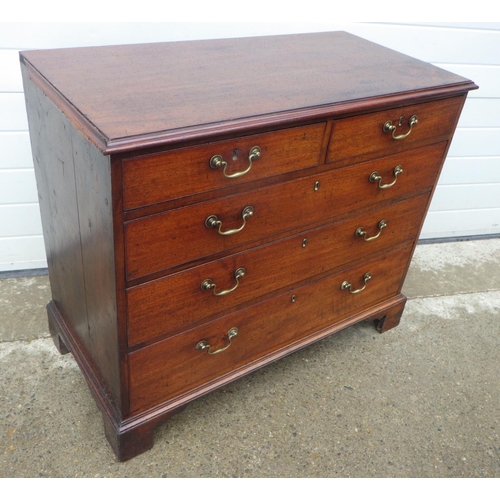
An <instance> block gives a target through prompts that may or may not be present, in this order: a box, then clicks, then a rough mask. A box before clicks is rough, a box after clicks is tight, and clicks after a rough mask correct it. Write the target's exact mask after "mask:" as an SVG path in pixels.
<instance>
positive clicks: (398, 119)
mask: <svg viewBox="0 0 500 500" xmlns="http://www.w3.org/2000/svg"><path fill="white" fill-rule="evenodd" d="M463 101H464V97H454V98H451V99H444V100H442V101H434V102H428V103H424V104H415V105H412V106H405V107H402V108H394V109H389V110H385V111H380V112H377V113H371V114H368V115H360V116H356V117H353V118H346V119H343V120H338V121H334V123H333V128H332V133H331V138H330V143H329V146H328V152H327V159H326V161H327V162H338V163H340V164H346V163H354V162H356V161H364V160H367V159H370V158H376V157H379V156H384V155H388V154H394V153H397V152H400V151H403V150H407V149H410V148H412V147H413V148H414V147H416V145H418V146H421V145H423V144H425V143H427V144H429V143H431V142H433V143H435V142H438V141H442V140H446V139H449V138H451V135H452V134H453V130H454V127H455V123H456V120H457V117H458V114H459V112H460V110H461V109H462V105H463ZM412 116H416V117H417V118H418V123H417V124H416V125H413V126H411V127H410V125H409V123H410V118H411V117H412ZM388 121H390V122H392V124H393V125H395V127H396V128H395V130H394V135H395V136H396V137H398V136H404V135H406V134H408V135H407V136H406V137H404V138H400V139H393V137H392V134H393V132H391V131H390V130H389V131H387V132H384V130H383V129H384V124H385V123H386V122H388ZM410 128H411V131H410Z"/></svg>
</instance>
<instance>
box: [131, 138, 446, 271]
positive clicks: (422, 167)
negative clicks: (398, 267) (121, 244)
mask: <svg viewBox="0 0 500 500" xmlns="http://www.w3.org/2000/svg"><path fill="white" fill-rule="evenodd" d="M446 144H447V143H446V142H444V143H439V144H436V145H433V146H427V147H425V148H419V149H416V150H411V151H406V152H404V153H401V154H399V155H393V156H389V157H387V158H382V159H379V160H374V161H370V162H365V163H361V164H358V165H354V166H350V167H346V168H342V169H335V170H331V171H328V172H324V173H322V174H317V175H312V176H308V177H304V178H301V179H296V180H292V181H289V182H285V183H282V184H279V185H274V186H270V187H266V188H261V189H257V190H253V191H249V192H247V193H241V194H238V195H234V196H227V197H225V198H220V199H216V200H212V201H208V202H203V203H198V204H194V205H188V206H185V207H182V208H180V209H177V210H171V211H168V212H163V213H160V214H157V215H152V216H149V217H144V218H140V219H135V220H132V221H129V222H127V223H126V224H125V260H126V275H127V279H129V280H130V279H134V278H139V277H142V276H146V275H148V274H151V273H154V272H157V271H161V270H165V269H168V268H171V267H175V266H177V265H180V264H182V263H189V262H191V261H195V260H196V259H200V258H203V257H205V256H209V255H213V254H217V253H219V252H222V251H227V250H231V249H233V248H236V247H237V246H239V245H242V244H246V243H250V242H254V241H258V240H260V239H264V238H270V237H272V238H275V239H278V238H279V235H280V234H282V233H285V232H287V231H291V230H294V229H296V228H300V227H301V226H307V225H310V224H317V225H319V224H320V223H321V221H323V220H325V219H328V218H340V217H341V216H342V215H343V214H347V213H349V212H352V211H354V210H358V211H359V210H365V209H367V208H368V207H370V206H374V205H376V204H379V203H383V202H384V201H387V200H390V199H393V198H396V197H404V196H410V195H411V194H412V193H414V192H418V191H420V190H423V189H428V190H430V189H431V187H432V185H433V184H434V181H435V179H436V177H437V174H438V172H439V168H440V166H441V164H442V159H443V153H444V151H445V147H446ZM389 184H392V186H391V187H390V188H388V187H387V186H388V185H389ZM245 214H246V215H245ZM210 221H212V222H210ZM216 221H218V222H216ZM235 229H237V230H239V231H238V232H236V233H235V234H231V235H221V234H219V231H221V232H226V231H228V230H229V231H233V230H235Z"/></svg>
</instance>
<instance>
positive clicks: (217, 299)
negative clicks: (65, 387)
mask: <svg viewBox="0 0 500 500" xmlns="http://www.w3.org/2000/svg"><path fill="white" fill-rule="evenodd" d="M428 200H429V195H428V194H426V195H421V196H417V197H415V198H410V199H408V200H405V201H402V202H399V203H396V204H394V205H391V206H388V207H385V208H383V209H379V210H375V211H371V212H366V213H363V214H362V215H359V216H356V217H353V218H349V219H345V220H343V221H340V222H338V223H334V224H329V225H326V226H323V227H320V228H318V229H314V230H311V231H305V232H302V233H299V234H297V235H296V236H293V237H290V238H285V239H283V240H279V241H277V242H275V243H272V244H269V245H263V246H261V247H257V248H255V249H252V250H248V251H245V252H240V253H237V254H235V255H231V256H230V257H226V258H223V259H219V260H216V261H213V262H209V263H207V264H203V265H201V266H197V267H194V268H191V269H188V270H186V271H182V272H179V273H176V274H173V275H170V276H168V277H166V278H162V279H158V280H155V281H152V282H149V283H145V284H143V285H139V286H135V287H132V288H129V289H128V290H127V310H128V314H127V317H128V341H129V345H130V346H133V345H136V344H140V343H141V342H145V341H147V340H150V339H153V338H155V337H157V336H160V335H165V334H166V333H168V332H173V333H174V334H175V332H176V331H177V332H178V331H179V330H180V329H181V328H186V327H189V326H190V325H192V324H193V323H196V322H198V323H199V322H200V321H202V320H203V319H204V318H211V317H214V315H220V314H221V313H223V312H224V311H226V310H228V309H230V308H234V307H236V306H239V305H241V304H244V303H245V302H248V301H250V300H253V299H256V298H258V297H260V296H263V295H266V294H269V293H272V292H275V291H276V292H278V291H279V290H280V289H283V288H285V287H290V286H293V284H294V283H297V282H299V281H302V280H306V279H309V278H311V277H313V276H316V275H319V274H322V273H326V272H328V271H330V272H333V271H334V270H335V269H338V268H340V267H344V266H345V265H346V264H348V263H350V262H354V261H359V260H363V259H364V260H366V259H367V258H370V256H371V255H374V254H376V253H377V252H380V253H381V252H384V251H389V250H390V249H391V248H394V247H396V246H399V245H403V244H405V243H413V242H414V241H415V239H416V238H417V236H418V231H419V229H420V225H421V223H422V221H423V218H424V214H425V210H426V207H427V203H428Z"/></svg>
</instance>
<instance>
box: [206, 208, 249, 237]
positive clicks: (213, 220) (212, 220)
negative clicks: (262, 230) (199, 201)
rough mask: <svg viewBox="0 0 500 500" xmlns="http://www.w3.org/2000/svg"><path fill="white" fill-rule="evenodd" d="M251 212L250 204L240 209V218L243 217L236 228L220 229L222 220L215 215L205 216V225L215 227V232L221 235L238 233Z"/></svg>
mask: <svg viewBox="0 0 500 500" xmlns="http://www.w3.org/2000/svg"><path fill="white" fill-rule="evenodd" d="M253 214H254V209H253V207H250V206H248V207H245V208H244V209H243V210H242V211H241V218H242V219H243V224H242V225H241V226H240V227H239V228H237V229H228V230H227V231H221V228H222V221H220V220H219V219H218V217H217V215H210V216H209V217H207V218H206V220H205V226H206V227H208V228H212V227H216V228H217V232H218V233H219V234H221V235H222V236H230V235H231V234H236V233H239V232H240V231H241V230H242V229H243V228H244V227H245V224H246V223H247V219H248V218H249V217H252V215H253Z"/></svg>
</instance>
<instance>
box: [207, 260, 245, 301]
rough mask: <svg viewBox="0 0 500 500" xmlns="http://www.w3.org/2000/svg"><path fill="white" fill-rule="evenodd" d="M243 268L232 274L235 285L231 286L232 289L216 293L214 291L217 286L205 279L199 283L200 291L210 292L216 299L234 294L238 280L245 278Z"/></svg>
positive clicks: (209, 279) (210, 280)
mask: <svg viewBox="0 0 500 500" xmlns="http://www.w3.org/2000/svg"><path fill="white" fill-rule="evenodd" d="M245 273H246V271H245V268H244V267H240V268H238V269H236V271H235V272H234V277H235V279H236V285H234V286H233V288H230V289H229V290H223V291H222V292H216V291H215V289H216V288H217V285H216V284H215V283H214V282H213V281H212V279H211V278H207V279H206V280H204V281H203V282H202V283H201V289H202V290H212V293H213V294H214V295H217V296H218V297H221V296H222V295H227V294H228V293H231V292H234V291H235V290H236V289H237V288H238V285H239V284H240V282H239V280H240V278H243V276H245Z"/></svg>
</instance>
